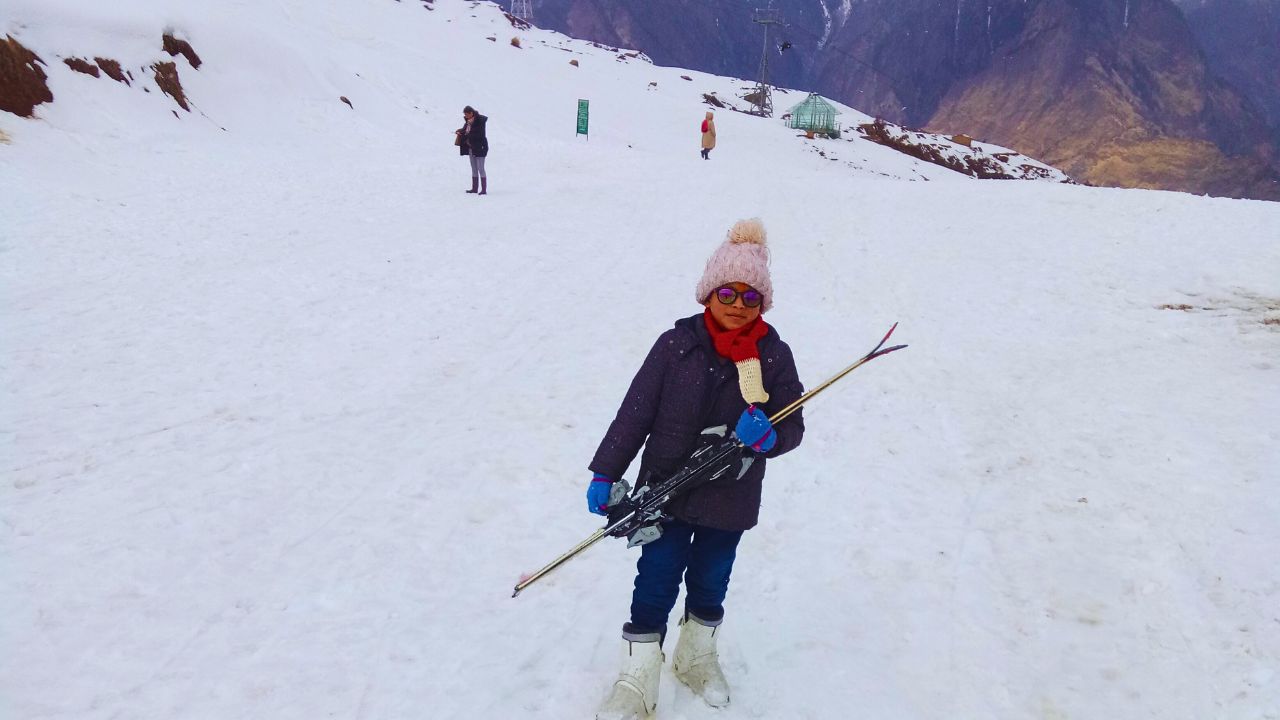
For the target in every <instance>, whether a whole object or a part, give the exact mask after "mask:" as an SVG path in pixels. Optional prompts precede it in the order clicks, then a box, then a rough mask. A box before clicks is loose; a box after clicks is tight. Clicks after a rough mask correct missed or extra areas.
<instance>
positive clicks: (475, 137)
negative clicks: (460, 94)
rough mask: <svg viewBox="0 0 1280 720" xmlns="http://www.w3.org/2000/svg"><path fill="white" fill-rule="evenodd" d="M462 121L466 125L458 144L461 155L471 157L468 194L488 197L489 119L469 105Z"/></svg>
mask: <svg viewBox="0 0 1280 720" xmlns="http://www.w3.org/2000/svg"><path fill="white" fill-rule="evenodd" d="M462 119H463V120H465V121H466V123H465V124H464V125H463V126H462V127H460V128H458V130H457V136H458V140H457V143H456V144H457V146H458V152H459V154H462V155H470V156H471V189H470V190H468V191H467V192H469V193H473V192H477V191H478V192H479V193H480V194H481V195H488V194H489V178H488V177H487V176H485V174H484V159H485V158H486V157H488V156H489V138H488V137H487V136H485V132H484V129H485V125H486V124H488V122H489V118H487V117H485V116H484V115H481V114H480V113H478V112H476V109H475V108H473V107H471V106H470V105H468V106H466V107H464V108H462Z"/></svg>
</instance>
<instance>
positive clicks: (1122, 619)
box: [0, 0, 1280, 720]
mask: <svg viewBox="0 0 1280 720" xmlns="http://www.w3.org/2000/svg"><path fill="white" fill-rule="evenodd" d="M434 7H435V10H432V11H427V10H424V9H422V7H421V6H420V5H419V4H417V3H408V2H405V3H395V2H391V1H390V0H387V2H382V3H376V2H370V3H366V4H361V5H360V6H359V7H354V6H351V5H350V4H348V3H340V2H324V3H320V4H318V5H317V4H316V3H307V4H304V3H301V2H300V0H282V1H281V2H279V3H273V4H270V5H267V6H258V5H236V6H234V7H222V6H212V5H211V6H207V7H206V6H197V5H184V6H182V7H176V8H175V7H170V6H168V5H166V4H164V3H161V2H159V0H128V1H127V2H123V3H121V4H118V5H113V6H111V7H107V6H103V7H102V8H97V9H92V8H86V7H82V6H81V4H80V3H77V2H75V1H74V0H41V1H40V2H36V0H19V1H18V2H16V3H15V4H11V5H10V6H9V8H6V11H5V13H6V19H9V17H8V16H9V15H12V18H16V20H17V21H21V24H22V27H21V28H20V29H21V37H20V38H19V39H20V40H23V41H24V42H26V43H29V46H30V47H32V49H34V50H36V51H37V52H38V53H40V54H41V55H42V56H43V57H44V58H45V59H46V60H47V61H48V66H49V67H48V70H49V75H50V85H51V89H52V90H53V92H54V94H55V97H56V98H57V100H56V101H55V102H54V103H53V104H51V105H45V106H41V107H40V109H39V115H40V118H41V119H40V120H37V121H24V120H19V119H17V118H15V117H13V116H11V115H7V114H3V115H0V131H3V132H4V134H5V135H7V136H8V137H9V138H10V139H11V144H9V145H5V146H3V147H2V148H0V164H3V166H4V168H5V169H6V170H14V171H10V172H0V217H3V218H4V224H3V227H2V228H0V317H2V318H3V325H4V328H5V334H4V342H3V344H0V376H2V377H3V388H4V397H3V398H0V448H3V452H2V453H0V458H2V459H3V465H2V466H0V467H3V469H4V473H3V476H2V478H0V479H2V481H3V482H2V484H0V564H2V565H3V567H0V571H3V573H4V577H5V578H6V583H5V584H4V586H3V587H2V588H0V636H2V637H3V642H4V646H5V647H6V648H7V649H8V651H7V652H4V653H0V717H6V718H7V717H13V718H52V717H58V718H75V719H76V720H89V719H97V718H104V719H105V718H157V717H181V718H211V719H214V718H216V719H219V720H225V718H235V717H256V718H273V719H275V718H281V719H291V718H299V719H306V720H312V719H314V718H318V717H342V718H423V717H429V718H499V717H509V716H512V715H516V714H518V715H521V716H524V717H529V718H548V719H550V718H557V719H559V718H566V717H590V716H591V713H592V712H593V709H594V707H595V704H596V703H597V702H598V701H599V700H600V699H601V698H602V697H603V696H604V694H605V692H606V690H607V688H608V686H609V683H610V682H611V681H612V679H613V677H614V674H615V673H616V671H617V660H618V658H617V655H616V654H617V652H618V651H619V648H618V644H619V640H618V638H617V633H618V628H619V626H620V625H621V623H622V622H623V621H624V620H625V619H626V618H625V613H626V610H627V607H628V603H629V595H630V587H631V580H632V576H633V567H634V562H635V559H636V556H637V554H636V553H635V552H633V551H628V550H626V549H625V548H624V547H623V544H622V543H618V542H616V541H615V542H607V543H601V544H600V545H598V546H597V547H595V548H592V550H591V551H589V552H587V553H585V554H584V555H583V556H582V557H580V558H578V559H575V560H574V561H573V562H572V563H570V564H568V565H566V566H565V567H563V568H562V569H560V570H558V571H557V572H556V573H554V574H552V575H551V576H549V577H547V578H546V579H544V580H543V581H541V582H539V583H537V584H536V585H534V586H533V587H531V588H530V589H528V590H527V591H526V592H524V593H523V594H522V595H521V597H520V598H518V599H515V600H512V599H510V597H509V596H510V592H511V587H512V585H513V584H514V582H515V580H516V578H517V577H518V575H519V574H520V573H521V572H522V571H530V570H533V569H535V568H537V567H539V566H541V565H542V564H543V563H545V562H548V561H550V560H551V559H553V558H554V557H556V556H557V555H559V554H560V553H561V552H563V551H564V550H566V549H568V548H569V547H570V546H571V545H573V544H574V543H576V542H578V541H579V540H581V539H582V538H583V537H585V536H587V535H589V534H590V533H591V532H592V531H593V530H594V529H596V527H598V520H597V519H596V518H595V517H594V516H591V515H589V514H588V513H587V512H586V511H585V509H584V507H583V505H584V502H583V499H582V493H583V490H584V488H585V484H586V482H587V479H588V476H587V471H586V469H585V465H586V463H587V462H588V460H589V458H590V456H591V454H592V452H593V451H594V449H595V446H596V443H597V442H598V441H599V438H600V436H601V434H602V433H603V431H604V429H605V427H606V426H607V424H608V422H609V420H610V419H611V418H612V417H613V414H614V411H615V409H616V406H617V402H618V401H619V399H620V398H621V397H622V395H623V393H624V391H625V388H626V384H627V382H628V381H629V380H630V378H631V376H632V374H633V373H634V371H635V369H636V367H637V366H638V364H639V362H640V360H641V358H642V357H643V354H644V353H645V351H646V350H647V349H648V348H649V346H650V344H651V343H652V341H653V338H654V337H655V336H656V335H657V334H658V333H660V332H661V331H662V330H663V329H665V328H666V327H668V326H669V325H670V323H671V321H672V320H674V319H675V318H677V317H681V316H684V315H688V314H693V313H694V312H697V311H698V309H699V308H698V306H697V305H696V304H695V303H694V301H693V298H692V297H691V295H692V288H693V286H694V284H695V283H696V280H697V277H698V274H699V273H700V271H701V269H702V266H703V263H704V261H705V259H706V257H707V255H708V254H709V253H710V252H711V251H712V249H714V247H715V245H716V243H718V242H719V240H720V238H721V237H722V236H723V233H724V231H725V229H726V228H728V227H729V225H730V224H731V223H732V222H733V221H734V220H735V219H738V218H740V217H746V216H760V217H762V218H763V219H764V221H765V223H766V225H767V227H768V229H769V232H770V237H771V243H772V246H773V248H774V265H773V273H774V285H775V288H776V291H777V306H776V308H775V309H774V310H773V311H771V312H770V314H769V316H768V319H769V320H770V321H771V322H772V323H773V324H775V325H776V326H777V327H778V328H779V331H780V332H781V333H782V335H783V337H784V338H786V339H787V340H788V341H789V342H790V344H791V346H792V348H793V350H794V351H795V354H796V358H797V363H798V366H799V368H800V371H801V374H802V377H803V379H804V380H805V381H806V382H807V383H808V384H809V385H810V386H812V385H816V384H817V383H818V382H820V381H822V380H823V379H825V378H826V377H827V376H828V375H829V374H830V373H832V372H835V371H836V370H838V369H840V368H841V367H844V366H845V365H846V364H847V363H848V362H849V361H850V360H851V359H852V358H854V357H856V356H858V355H860V354H862V353H863V352H865V351H866V350H867V349H868V348H869V347H870V346H871V345H872V344H874V342H875V341H876V340H877V339H878V338H879V337H880V335H881V334H882V333H883V332H884V331H885V329H887V327H888V326H889V325H890V324H891V323H892V322H894V321H900V322H901V325H900V327H899V329H898V331H897V333H896V334H895V339H899V341H900V342H904V343H909V344H910V348H908V349H907V350H905V351H902V352H899V353H895V354H894V355H892V356H890V357H887V358H884V359H882V360H877V361H876V362H874V363H871V364H869V365H867V366H866V367H864V368H862V369H860V370H858V371H857V372H856V373H854V374H853V375H851V376H850V377H849V378H848V379H846V380H845V381H843V382H842V383H840V384H839V385H837V386H835V387H834V388H832V389H831V390H830V391H828V393H827V394H826V395H824V396H823V397H821V398H819V399H818V400H816V401H815V402H814V403H813V405H812V406H810V407H807V408H806V410H805V413H806V424H807V427H808V430H807V433H806V438H805V441H804V443H803V445H802V446H801V447H800V448H799V449H798V450H796V451H795V452H794V453H793V454H790V455H788V456H786V457H784V458H781V459H779V460H778V461H777V462H776V463H771V470H770V472H769V480H768V482H767V484H766V490H765V497H764V506H763V508H762V511H761V523H760V525H759V527H757V528H755V529H753V530H751V531H750V532H748V533H747V534H746V536H745V537H744V539H743V542H742V546H741V550H740V552H739V560H738V563H737V565H736V566H735V570H734V578H733V582H732V585H731V589H730V595H729V599H728V601H727V612H728V615H727V618H726V623H725V625H724V629H725V631H724V635H723V641H722V654H723V659H724V665H725V669H726V672H727V673H728V676H729V679H730V682H731V683H732V684H733V686H734V695H733V698H734V700H733V705H732V706H731V707H729V708H727V709H725V710H723V711H713V710H711V709H709V708H707V707H705V706H703V705H702V704H701V702H700V701H698V700H697V699H695V698H694V697H692V695H691V694H690V693H689V692H688V691H687V690H686V689H684V688H683V687H681V686H680V685H679V684H678V683H677V682H676V681H675V679H674V677H673V676H672V675H671V674H670V672H669V671H667V672H666V674H665V676H664V678H663V691H662V698H661V702H660V708H659V716H660V717H663V718H686V719H690V720H698V719H704V718H705V719H710V718H716V719H717V720H729V719H731V718H779V717H787V718H832V717H846V716H848V715H849V713H850V708H856V709H857V713H858V714H860V715H866V716H867V717H881V718H938V719H942V718H956V717H960V718H975V719H981V718H1014V717H1095V718H1102V717H1126V718H1128V717H1153V718H1161V719H1162V720H1163V719H1183V718H1185V719H1186V720H1192V719H1197V720H1198V719H1201V718H1206V717H1215V718H1231V719H1235V718H1239V719H1242V720H1243V719H1246V718H1247V719H1249V720H1253V719H1256V718H1276V717H1280V677H1278V676H1277V672H1276V668H1277V667H1278V666H1280V616H1278V615H1277V611H1276V608H1277V607H1280V574H1278V573H1277V569H1276V564H1275V560H1274V558H1275V557H1276V556H1277V551H1278V550H1280V526H1278V525H1277V523H1276V522H1275V518H1276V517H1277V516H1280V495H1277V493H1276V492H1275V487H1274V484H1275V478H1276V477H1277V476H1278V474H1280V431H1278V430H1277V429H1276V428H1277V427H1280V410H1278V409H1277V407H1278V406H1277V404H1276V403H1275V402H1274V399H1275V398H1276V397H1280V363H1277V357H1280V330H1277V326H1276V325H1275V324H1266V323H1267V321H1272V323H1274V321H1276V320H1280V250H1278V249H1277V246H1276V244H1275V238H1274V229H1275V228H1276V227H1277V226H1280V204H1276V203H1264V202H1252V201H1233V200H1218V199H1209V198H1200V197H1193V196H1188V195H1180V194H1175V193H1162V192H1147V191H1126V190H1113V189H1112V190H1109V189H1098V188H1088V187H1079V186H1064V185H1058V184H1053V183H1037V182H1014V181H1006V182H982V181H975V180H970V179H968V178H965V177H962V176H960V175H957V174H955V173H951V172H949V171H946V170H943V169H941V168H938V167H936V166H932V165H927V164H922V163H917V162H915V161H913V160H911V159H909V158H906V157H905V156H902V155H899V154H896V153H894V152H893V151H891V150H889V149H887V148H883V147H880V146H877V145H873V144H871V143H868V142H864V141H861V140H858V141H854V142H844V141H841V142H839V143H834V142H833V143H831V144H830V145H824V144H823V141H819V140H814V141H807V140H804V139H802V138H797V137H796V136H795V135H796V133H795V132H794V131H791V130H787V129H786V128H784V127H782V125H781V123H780V122H776V121H767V120H760V119H757V118H753V117H748V116H745V115H741V114H738V113H734V112H730V111H727V110H722V111H720V112H718V113H717V124H718V126H719V127H718V129H719V144H718V147H717V149H716V150H715V152H714V153H713V154H712V160H711V161H707V162H704V161H702V160H700V159H699V158H698V155H697V151H698V132H697V128H698V122H699V121H700V119H701V117H702V113H703V110H704V108H705V105H702V104H701V94H702V93H703V92H710V91H712V90H715V91H718V92H720V93H721V95H722V96H723V97H726V98H728V97H733V96H734V94H735V90H736V88H738V87H739V86H742V85H744V83H743V82H742V81H738V80H733V79H724V78H714V77H711V76H708V75H705V74H702V73H692V72H689V71H684V70H679V69H667V68H655V67H653V66H650V65H648V64H646V63H643V62H641V61H639V60H635V59H631V60H628V61H626V62H623V61H619V60H617V59H616V54H615V53H612V52H608V51H604V50H599V49H597V48H592V47H590V46H588V45H586V44H583V43H571V42H568V41H566V40H564V39H563V38H560V37H559V36H556V35H554V34H551V33H547V32H542V31H527V32H526V31H515V30H514V29H513V28H511V26H510V25H509V23H508V22H507V21H506V20H505V19H503V18H502V17H501V15H500V14H499V13H498V12H497V10H496V8H495V7H494V6H492V5H489V4H486V3H481V4H476V5H472V4H471V3H464V2H451V1H450V0H437V2H436V3H435V4H434ZM170 23H171V24H173V25H174V26H175V27H176V28H177V29H178V30H179V31H180V32H182V33H183V34H184V35H185V36H186V37H189V38H190V39H191V41H192V43H193V45H194V46H195V48H196V50H197V52H199V53H200V54H201V56H202V58H203V59H204V61H205V63H206V64H205V65H204V66H202V68H201V69H200V70H199V71H194V70H191V69H189V68H188V67H187V66H186V65H185V64H184V62H183V61H181V60H179V63H180V65H179V67H180V71H181V73H182V81H183V84H184V86H185V87H186V89H187V92H188V95H189V96H190V97H191V98H192V100H193V102H194V103H195V104H196V107H198V108H199V110H200V112H196V113H192V114H190V115H185V114H183V115H182V117H181V119H180V120H178V119H175V118H174V117H173V115H172V114H171V109H172V108H173V107H174V106H173V103H172V101H170V100H169V99H168V98H166V97H164V96H162V95H160V94H159V93H158V92H155V91H154V89H153V91H152V92H151V93H143V92H142V91H141V90H139V89H138V88H137V87H134V88H124V87H123V86H120V85H117V84H115V83H112V82H110V81H108V80H103V79H98V80H95V79H93V78H89V77H86V76H82V75H77V74H75V73H72V72H70V71H69V70H68V69H67V68H66V67H65V66H64V65H62V63H61V61H60V58H61V57H62V56H72V55H80V56H84V55H93V54H98V53H101V54H103V55H106V56H113V55H114V56H118V59H119V60H121V62H123V63H125V64H126V65H128V66H130V67H134V68H135V69H136V68H138V67H140V66H141V65H142V64H144V63H148V62H154V61H155V60H158V59H168V57H167V56H163V57H160V51H159V50H158V44H159V35H160V32H161V30H162V29H163V27H164V26H165V25H166V24H170ZM11 27H12V24H11ZM513 35H519V36H520V37H522V38H523V40H524V42H523V45H524V49H516V48H514V47H512V46H511V45H510V44H509V42H508V40H509V38H510V37H511V36H513ZM490 36H492V37H495V41H493V42H491V41H488V40H486V38H487V37H490ZM540 41H545V42H546V43H547V44H546V45H542V44H541V42H540ZM560 46H563V47H565V48H567V49H569V50H571V51H572V52H564V51H562V50H561V49H559V48H560ZM570 59H579V60H580V61H581V67H577V68H575V67H571V66H569V65H568V61H569V60H570ZM136 74H137V73H136V72H135V75H136ZM682 74H687V75H689V76H690V77H693V78H694V80H693V81H692V82H688V81H684V80H681V79H680V75H682ZM654 81H656V82H657V83H658V87H657V89H656V90H653V91H650V90H648V89H647V88H648V84H649V83H650V82H654ZM338 95H345V96H348V97H349V98H350V99H351V100H352V103H353V105H354V108H348V107H347V106H345V105H343V104H341V103H340V102H338V100H337V96H338ZM579 97H588V98H590V99H591V101H592V116H591V122H592V125H591V127H592V135H591V137H590V140H585V139H582V138H575V137H574V136H573V134H572V129H571V128H572V126H571V123H572V122H573V119H574V109H575V107H576V100H577V99H578V98H579ZM793 97H795V98H797V99H798V98H800V97H801V95H799V94H794V95H793ZM467 103H469V104H472V105H474V106H476V107H477V108H479V109H480V110H481V111H482V112H484V113H486V114H488V115H489V117H490V125H489V132H490V136H491V139H492V146H493V151H492V154H491V157H490V159H489V174H490V177H491V179H492V185H491V192H492V193H493V194H492V195H491V196H489V197H486V198H476V197H474V196H467V195H464V194H463V193H462V192H461V191H462V190H463V189H464V188H465V187H466V185H467V181H468V177H467V175H468V173H467V170H466V163H465V161H464V160H463V159H461V158H459V157H458V156H457V154H456V150H455V149H454V148H453V147H452V145H451V142H452V133H453V130H454V128H456V127H458V126H459V125H460V124H461V123H460V121H459V119H458V113H459V109H460V108H461V107H462V106H463V105H464V104H467ZM783 104H784V102H781V101H780V102H779V106H782V105H783ZM201 112H203V113H204V115H202V114H201ZM179 113H180V114H181V111H179ZM841 119H842V120H843V121H844V122H845V123H846V126H849V125H851V124H854V123H856V122H858V121H861V120H864V119H865V116H861V115H860V114H855V113H853V112H852V111H850V112H848V113H846V114H845V115H843V116H841ZM223 127H225V128H227V129H226V131H223V130H222V129H221V128H223ZM806 145H807V146H809V147H805V146H806ZM813 147H828V148H831V149H835V150H836V151H838V152H839V156H840V159H841V160H843V161H845V162H830V161H827V160H824V159H822V158H821V157H819V156H818V155H817V154H816V153H815V152H813V151H812V148H813ZM852 168H859V169H856V170H855V169H852ZM915 177H919V178H922V179H924V180H927V182H926V181H916V182H909V181H907V179H908V178H915ZM1166 304H1168V305H1173V306H1180V305H1186V309H1185V310H1176V309H1161V308H1160V306H1161V305H1166ZM632 475H634V473H632Z"/></svg>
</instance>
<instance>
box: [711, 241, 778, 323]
mask: <svg viewBox="0 0 1280 720" xmlns="http://www.w3.org/2000/svg"><path fill="white" fill-rule="evenodd" d="M732 282H744V283H746V284H748V285H750V286H751V287H753V288H755V289H756V290H759V291H760V293H761V294H762V295H764V304H763V305H761V306H760V312H765V311H767V310H768V309H769V308H771V307H773V283H772V282H770V281H769V248H768V247H767V246H766V245H765V232H764V223H762V222H760V219H759V218H751V219H750V220H739V221H738V222H736V223H734V224H733V227H731V228H729V233H728V236H726V237H725V239H724V242H722V243H720V247H718V248H716V251H715V253H714V254H712V255H711V258H710V259H709V260H707V269H706V270H703V271H702V279H701V280H699V281H698V290H697V298H695V299H696V300H697V301H698V302H699V303H705V302H706V301H707V299H708V298H710V297H711V291H713V290H715V289H716V288H718V287H720V286H721V285H726V284H728V283H732Z"/></svg>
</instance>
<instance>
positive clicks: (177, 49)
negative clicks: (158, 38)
mask: <svg viewBox="0 0 1280 720" xmlns="http://www.w3.org/2000/svg"><path fill="white" fill-rule="evenodd" d="M163 47H164V51H165V52H167V53H169V56H170V57H177V56H179V55H181V56H182V57H184V58H186V59H187V62H189V63H191V67H193V68H195V69H196V70H199V69H200V56H199V55H197V54H196V51H195V50H192V49H191V43H189V42H187V41H186V40H179V39H177V38H175V37H174V36H173V35H172V34H171V33H165V34H164V45H163Z"/></svg>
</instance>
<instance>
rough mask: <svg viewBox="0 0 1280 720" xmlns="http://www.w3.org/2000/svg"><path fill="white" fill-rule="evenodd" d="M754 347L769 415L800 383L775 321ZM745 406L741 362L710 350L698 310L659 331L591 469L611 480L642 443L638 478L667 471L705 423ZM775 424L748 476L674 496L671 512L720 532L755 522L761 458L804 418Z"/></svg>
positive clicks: (787, 446) (727, 421)
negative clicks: (774, 437) (774, 436)
mask: <svg viewBox="0 0 1280 720" xmlns="http://www.w3.org/2000/svg"><path fill="white" fill-rule="evenodd" d="M758 347H759V349H760V366H761V369H762V370H763V372H764V389H765V392H767V393H769V402H768V403H766V404H765V405H764V410H765V412H767V413H769V414H770V415H772V414H773V413H775V412H777V411H778V410H781V409H782V408H783V407H786V406H787V405H788V404H790V403H791V401H793V400H795V399H796V398H798V397H800V396H801V395H803V394H804V388H803V386H801V384H800V378H799V376H798V375H797V373H796V364H795V360H794V359H792V357H791V348H789V347H787V344H786V343H785V342H783V341H782V338H780V337H778V332H777V331H776V330H775V329H774V328H773V327H772V326H770V328H769V332H768V334H766V335H765V336H764V337H763V338H761V339H760V341H759V343H758ZM746 408H747V403H746V401H745V400H743V399H742V394H741V391H740V390H739V389H738V368H737V367H735V366H734V364H733V363H732V362H730V361H729V360H728V359H726V358H723V357H721V356H720V355H719V354H718V353H717V352H716V351H715V346H714V345H712V342H711V335H710V333H708V332H707V328H706V325H705V324H704V323H703V319H702V315H701V314H699V315H694V316H693V317H689V318H684V319H682V320H678V321H676V324H675V327H673V328H672V329H670V330H668V331H666V332H664V333H663V334H662V335H661V336H659V337H658V341H657V342H656V343H654V345H653V349H652V350H650V351H649V355H648V357H646V358H645V359H644V364H643V365H641V367H640V371H639V372H637V373H636V376H635V379H634V380H632V381H631V387H630V389H628V390H627V395H626V398H624V399H623V401H622V407H620V408H618V415H617V417H615V418H614V420H613V423H612V424H611V425H609V431H608V432H607V433H605V436H604V439H603V440H601V441H600V447H599V448H598V449H597V450H596V455H595V458H594V459H592V461H591V465H590V466H589V467H590V469H591V471H592V472H597V473H600V474H601V475H605V476H608V477H611V478H613V479H615V480H616V479H618V478H621V477H622V475H623V473H624V472H626V470H627V466H629V465H630V464H631V461H632V460H633V459H635V456H636V453H637V452H639V450H640V446H641V445H644V454H643V455H642V456H641V458H640V474H639V476H638V477H639V480H640V481H642V482H643V481H646V480H648V481H654V480H657V479H660V478H663V477H666V476H668V475H670V474H671V473H672V472H674V471H676V470H678V469H679V467H680V465H681V464H682V463H683V462H684V461H685V460H686V459H687V458H688V457H689V455H690V454H691V453H692V452H693V451H694V450H695V449H696V447H697V444H698V436H699V435H700V434H701V432H702V430H703V429H704V428H708V427H713V426H715V425H728V426H729V429H730V430H733V428H734V426H735V425H737V422H738V417H739V416H740V415H741V414H742V411H743V410H745V409H746ZM775 429H776V430H777V433H778V443H777V444H776V445H775V446H774V448H773V449H772V450H770V451H769V452H767V453H765V454H764V455H763V456H762V457H760V458H758V459H757V460H756V462H755V463H753V464H752V466H751V468H750V469H749V470H748V471H747V474H746V475H744V476H743V477H742V478H741V479H734V478H726V479H723V480H718V481H716V482H713V483H709V484H707V485H703V486H702V487H699V488H696V489H694V490H693V491H692V492H690V493H689V494H688V495H685V496H683V497H680V498H676V500H675V501H673V503H672V505H671V506H670V507H669V510H670V511H671V513H672V514H674V515H675V516H676V517H678V518H680V519H681V520H684V521H686V522H690V523H693V524H695V525H705V526H707V527H713V528H718V529H721V530H748V529H750V528H752V527H755V525H756V523H757V522H758V520H759V516H760V493H761V486H762V484H763V482H764V471H765V465H766V464H767V463H766V462H765V460H766V458H773V457H777V456H779V455H781V454H783V453H785V452H788V451H790V450H791V449H792V448H794V447H796V446H797V445H799V444H800V438H801V437H802V436H803V435H804V418H803V417H802V416H801V413H800V412H795V413H793V414H792V415H790V416H788V417H787V418H786V419H785V420H783V421H782V422H780V423H778V425H777V427H776V428H775Z"/></svg>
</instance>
